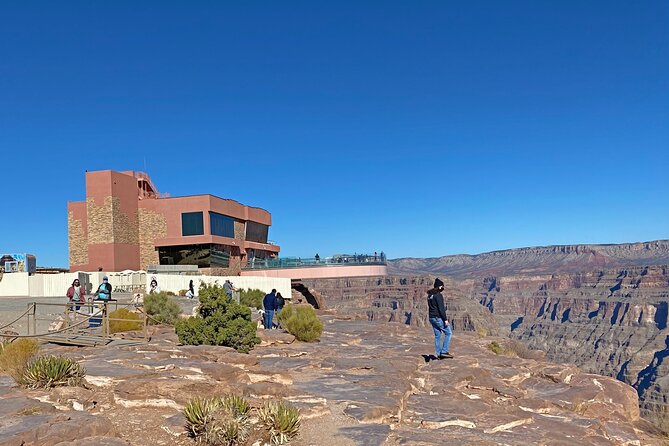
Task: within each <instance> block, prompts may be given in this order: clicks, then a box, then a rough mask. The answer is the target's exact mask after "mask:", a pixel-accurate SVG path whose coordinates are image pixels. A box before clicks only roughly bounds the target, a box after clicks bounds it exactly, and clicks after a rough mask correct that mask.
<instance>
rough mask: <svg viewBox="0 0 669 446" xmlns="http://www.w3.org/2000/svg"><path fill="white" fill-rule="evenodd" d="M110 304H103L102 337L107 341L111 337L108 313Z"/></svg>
mask: <svg viewBox="0 0 669 446" xmlns="http://www.w3.org/2000/svg"><path fill="white" fill-rule="evenodd" d="M108 304H109V302H103V303H102V337H103V338H104V339H105V340H106V339H107V336H109V312H108V311H107V305H108Z"/></svg>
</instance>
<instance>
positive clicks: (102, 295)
mask: <svg viewBox="0 0 669 446" xmlns="http://www.w3.org/2000/svg"><path fill="white" fill-rule="evenodd" d="M111 293H112V286H111V283H109V277H107V276H104V277H103V278H102V283H101V284H100V286H99V287H98V290H97V291H96V292H95V296H96V297H97V298H98V299H99V300H109V299H111Z"/></svg>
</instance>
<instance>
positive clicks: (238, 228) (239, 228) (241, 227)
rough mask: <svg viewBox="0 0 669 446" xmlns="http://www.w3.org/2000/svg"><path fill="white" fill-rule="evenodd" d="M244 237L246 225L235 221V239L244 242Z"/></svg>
mask: <svg viewBox="0 0 669 446" xmlns="http://www.w3.org/2000/svg"><path fill="white" fill-rule="evenodd" d="M245 237H246V225H245V224H244V222H243V221H239V220H235V238H236V239H237V240H244V238H245Z"/></svg>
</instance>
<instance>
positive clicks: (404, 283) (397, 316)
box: [293, 276, 499, 334]
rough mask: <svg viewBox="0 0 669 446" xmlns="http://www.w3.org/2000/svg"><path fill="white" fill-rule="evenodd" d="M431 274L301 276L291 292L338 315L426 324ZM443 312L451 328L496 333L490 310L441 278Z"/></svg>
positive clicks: (413, 324)
mask: <svg viewBox="0 0 669 446" xmlns="http://www.w3.org/2000/svg"><path fill="white" fill-rule="evenodd" d="M433 282H434V277H428V276H407V277H403V276H384V277H352V278H337V279H312V280H302V281H300V283H299V284H296V283H293V288H294V290H295V289H299V290H300V293H296V292H295V291H294V293H293V295H294V296H297V297H300V296H302V295H303V296H305V297H306V300H308V301H310V302H311V303H312V304H315V306H317V307H320V308H324V309H331V310H334V311H335V312H336V314H337V315H338V316H340V317H349V318H351V319H367V320H370V321H372V320H373V321H384V322H393V323H398V324H405V325H410V326H419V327H422V326H425V325H426V324H427V319H428V318H427V290H428V289H430V288H432V284H433ZM444 282H445V291H444V296H445V297H446V301H445V306H446V312H447V315H448V317H449V320H450V321H451V324H452V326H453V329H454V330H456V331H457V330H463V331H477V332H479V333H487V334H497V333H498V332H499V330H498V328H497V326H498V324H497V322H496V321H495V319H494V317H493V316H492V315H491V314H490V312H489V311H488V310H487V309H486V308H485V307H483V306H481V305H479V304H478V302H477V301H475V300H472V299H471V298H470V296H468V295H467V294H466V293H465V292H463V291H462V290H460V289H459V288H457V287H455V286H454V284H453V282H451V281H450V280H448V279H444Z"/></svg>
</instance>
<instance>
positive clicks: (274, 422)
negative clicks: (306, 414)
mask: <svg viewBox="0 0 669 446" xmlns="http://www.w3.org/2000/svg"><path fill="white" fill-rule="evenodd" d="M258 417H259V418H260V421H261V422H262V423H263V424H264V425H265V426H266V427H267V429H268V430H269V434H270V442H271V443H272V444H277V445H280V444H284V443H287V442H288V441H289V440H290V439H291V438H293V437H295V436H297V434H298V433H299V431H300V413H299V411H298V410H297V409H296V408H295V407H293V406H291V405H290V404H286V403H284V402H283V401H280V402H269V403H266V404H265V405H264V406H263V407H261V408H260V409H258Z"/></svg>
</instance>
